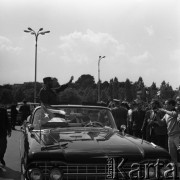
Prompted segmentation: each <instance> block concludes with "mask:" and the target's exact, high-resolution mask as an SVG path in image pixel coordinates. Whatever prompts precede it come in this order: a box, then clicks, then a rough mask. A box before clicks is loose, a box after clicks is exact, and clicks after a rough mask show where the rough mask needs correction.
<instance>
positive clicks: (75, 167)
mask: <svg viewBox="0 0 180 180" xmlns="http://www.w3.org/2000/svg"><path fill="white" fill-rule="evenodd" d="M53 167H56V168H59V169H61V170H62V171H63V175H64V178H63V180H110V179H112V178H110V177H109V176H108V172H109V171H108V166H107V165H106V164H68V165H67V164H64V163H62V162H61V163H60V162H33V163H31V164H30V165H29V166H28V169H32V168H39V169H41V172H42V173H43V180H48V179H49V173H50V171H51V169H52V168H53ZM124 170H125V171H126V172H127V171H129V170H130V166H129V167H127V165H126V166H125V167H124ZM27 174H28V173H27ZM119 179H125V178H118V180H119Z"/></svg>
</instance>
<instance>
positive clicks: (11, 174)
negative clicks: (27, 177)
mask: <svg viewBox="0 0 180 180" xmlns="http://www.w3.org/2000/svg"><path fill="white" fill-rule="evenodd" d="M16 129H17V130H15V131H14V130H13V131H12V135H11V137H10V138H8V146H7V151H6V154H5V158H4V160H5V162H6V167H3V168H2V167H0V180H20V153H19V139H20V136H21V132H20V131H19V129H20V127H18V126H16Z"/></svg>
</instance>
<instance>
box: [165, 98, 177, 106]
mask: <svg viewBox="0 0 180 180" xmlns="http://www.w3.org/2000/svg"><path fill="white" fill-rule="evenodd" d="M167 103H168V104H169V105H172V106H176V101H175V100H174V99H168V100H167Z"/></svg>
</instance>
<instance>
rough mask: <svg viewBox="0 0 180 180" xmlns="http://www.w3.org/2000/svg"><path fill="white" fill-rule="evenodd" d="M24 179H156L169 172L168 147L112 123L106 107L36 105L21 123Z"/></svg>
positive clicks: (170, 166) (166, 175) (167, 175)
mask: <svg viewBox="0 0 180 180" xmlns="http://www.w3.org/2000/svg"><path fill="white" fill-rule="evenodd" d="M21 130H22V137H21V139H20V155H21V173H22V176H21V178H22V179H25V180H106V179H116V180H119V179H133V178H134V179H135V178H136V179H155V178H159V179H160V178H162V179H164V177H168V178H169V177H171V176H172V175H173V173H172V172H173V170H174V169H173V166H172V164H171V163H170V161H171V159H170V155H169V153H168V152H167V151H166V150H165V149H163V148H161V147H159V146H157V145H155V144H153V143H150V142H147V141H145V140H143V139H139V138H136V137H133V136H130V135H128V134H126V133H125V126H122V129H121V130H122V131H119V130H118V129H117V127H116V124H115V121H114V119H113V116H112V114H111V111H110V109H109V108H107V107H101V106H87V105H56V106H50V107H45V106H39V107H36V108H35V109H34V111H33V112H32V114H31V116H30V117H28V119H27V121H25V122H24V124H23V126H22V127H21Z"/></svg>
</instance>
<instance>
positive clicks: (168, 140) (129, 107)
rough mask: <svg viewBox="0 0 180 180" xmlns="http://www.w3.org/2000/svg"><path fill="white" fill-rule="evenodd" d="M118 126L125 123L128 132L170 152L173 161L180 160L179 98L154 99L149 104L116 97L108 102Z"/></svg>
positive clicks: (119, 127)
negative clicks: (179, 157)
mask: <svg viewBox="0 0 180 180" xmlns="http://www.w3.org/2000/svg"><path fill="white" fill-rule="evenodd" d="M109 107H110V108H111V111H112V114H113V116H114V119H115V122H116V125H117V128H118V129H119V130H121V125H126V127H127V129H126V132H127V133H128V134H130V135H133V136H135V137H137V138H142V139H144V140H147V141H149V142H152V143H154V144H156V145H159V146H161V147H163V148H165V149H166V150H168V151H169V153H170V155H171V158H172V161H173V162H175V163H177V162H178V155H177V149H178V148H179V145H180V97H177V98H176V100H173V99H168V100H166V101H165V102H164V103H162V102H160V101H159V100H158V99H153V100H152V101H151V102H150V103H149V104H147V103H143V102H142V101H139V100H134V101H133V102H132V103H127V102H125V101H123V102H120V101H119V100H117V99H114V100H113V101H111V102H110V103H109Z"/></svg>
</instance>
